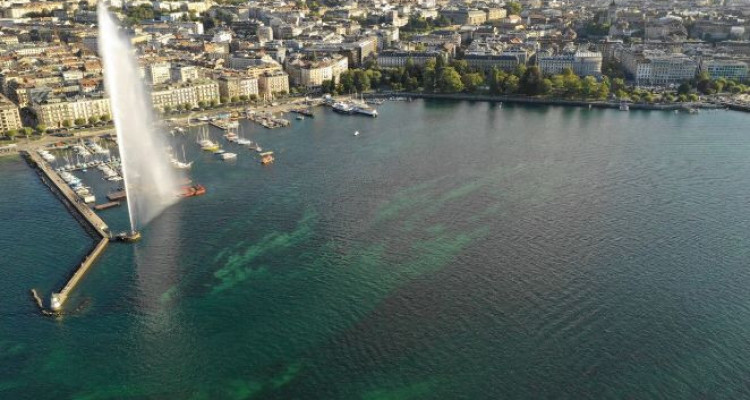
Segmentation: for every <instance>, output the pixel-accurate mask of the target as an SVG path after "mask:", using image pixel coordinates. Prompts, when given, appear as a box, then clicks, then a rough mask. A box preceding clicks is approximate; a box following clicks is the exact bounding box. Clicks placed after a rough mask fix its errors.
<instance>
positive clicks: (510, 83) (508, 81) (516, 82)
mask: <svg viewBox="0 0 750 400" xmlns="http://www.w3.org/2000/svg"><path fill="white" fill-rule="evenodd" d="M520 90H521V79H520V78H519V77H517V76H515V75H508V77H507V78H505V80H504V81H503V93H505V94H516V93H518V92H519V91H520Z"/></svg>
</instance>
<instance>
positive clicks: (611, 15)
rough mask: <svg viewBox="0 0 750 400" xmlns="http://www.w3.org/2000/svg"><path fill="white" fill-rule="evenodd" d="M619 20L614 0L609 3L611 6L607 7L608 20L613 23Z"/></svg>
mask: <svg viewBox="0 0 750 400" xmlns="http://www.w3.org/2000/svg"><path fill="white" fill-rule="evenodd" d="M616 21H617V4H615V0H612V3H610V4H609V8H608V9H607V22H608V23H609V24H610V25H612V24H614V23H615V22H616Z"/></svg>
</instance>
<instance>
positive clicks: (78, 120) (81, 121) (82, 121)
mask: <svg viewBox="0 0 750 400" xmlns="http://www.w3.org/2000/svg"><path fill="white" fill-rule="evenodd" d="M73 122H74V123H75V124H76V125H78V126H80V125H83V124H85V123H86V120H85V119H83V118H76V119H75V121H73Z"/></svg>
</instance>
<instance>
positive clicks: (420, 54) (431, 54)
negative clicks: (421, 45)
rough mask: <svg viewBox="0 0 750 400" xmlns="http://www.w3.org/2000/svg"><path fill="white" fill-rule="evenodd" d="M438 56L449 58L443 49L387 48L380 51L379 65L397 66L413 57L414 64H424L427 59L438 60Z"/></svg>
mask: <svg viewBox="0 0 750 400" xmlns="http://www.w3.org/2000/svg"><path fill="white" fill-rule="evenodd" d="M437 57H443V59H444V60H446V61H447V60H448V56H447V54H446V53H444V52H441V51H398V50H386V51H382V52H380V53H378V56H377V63H378V66H380V67H384V68H397V67H403V66H405V65H406V62H407V60H409V59H411V61H412V62H413V63H414V65H420V66H422V65H424V64H425V62H427V60H436V59H437Z"/></svg>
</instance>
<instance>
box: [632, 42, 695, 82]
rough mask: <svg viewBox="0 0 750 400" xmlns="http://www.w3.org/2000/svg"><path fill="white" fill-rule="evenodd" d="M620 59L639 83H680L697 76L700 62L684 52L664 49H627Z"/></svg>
mask: <svg viewBox="0 0 750 400" xmlns="http://www.w3.org/2000/svg"><path fill="white" fill-rule="evenodd" d="M620 59H621V62H622V65H623V68H624V69H625V71H626V72H627V74H628V75H629V76H630V77H631V78H632V79H633V80H634V81H635V83H636V84H637V85H669V84H678V83H681V82H684V81H687V80H690V79H692V78H694V77H695V74H696V72H697V70H698V63H697V62H696V61H695V60H693V59H691V58H690V57H688V56H686V55H685V54H682V53H667V52H665V51H663V50H641V49H625V50H623V51H621V52H620Z"/></svg>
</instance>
